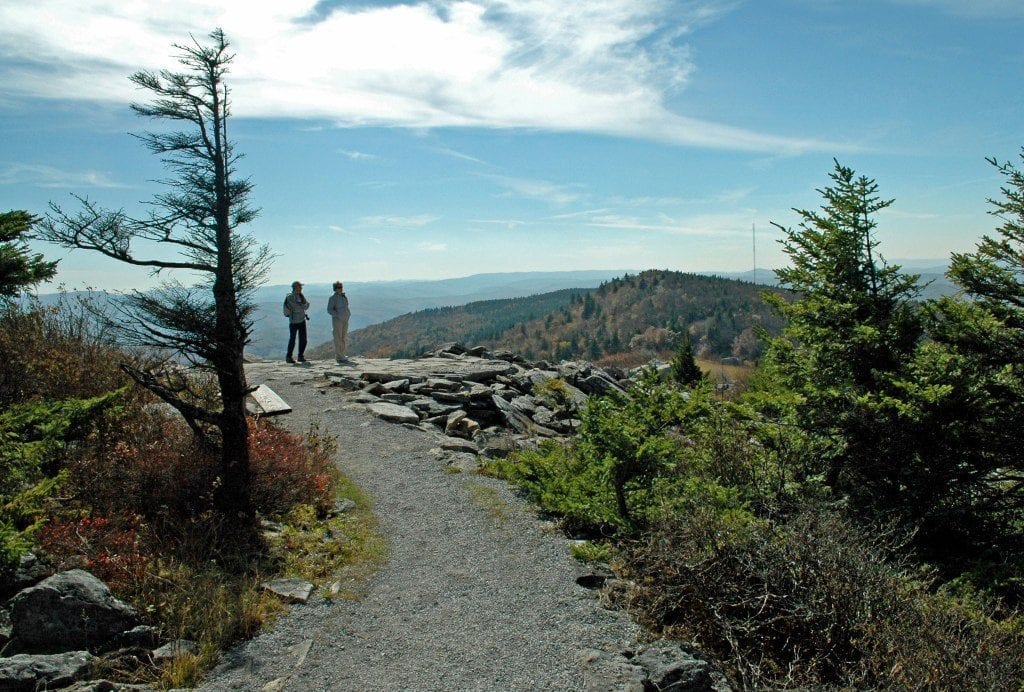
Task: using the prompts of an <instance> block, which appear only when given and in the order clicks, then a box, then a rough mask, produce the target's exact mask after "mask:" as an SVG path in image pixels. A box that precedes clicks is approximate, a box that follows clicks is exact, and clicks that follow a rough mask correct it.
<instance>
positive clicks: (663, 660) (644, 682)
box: [580, 639, 731, 692]
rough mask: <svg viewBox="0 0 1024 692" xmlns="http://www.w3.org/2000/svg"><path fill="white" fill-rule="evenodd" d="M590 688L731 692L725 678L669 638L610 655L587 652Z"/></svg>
mask: <svg viewBox="0 0 1024 692" xmlns="http://www.w3.org/2000/svg"><path fill="white" fill-rule="evenodd" d="M580 659H581V662H582V664H583V666H584V668H585V669H586V670H587V686H586V688H585V689H587V690H590V691H592V692H597V691H598V690H629V691H630V692H645V691H646V690H672V691H673V692H728V690H730V689H731V688H730V687H729V684H728V682H727V681H726V679H725V676H724V675H723V674H722V673H721V671H719V670H718V669H717V668H715V666H714V665H712V664H711V663H709V662H707V661H706V660H704V659H702V658H700V657H699V655H698V654H697V653H696V651H695V650H693V649H692V648H690V647H689V646H688V645H686V644H682V643H680V642H674V641H670V640H667V639H659V640H658V641H656V642H653V643H651V644H648V645H646V646H642V647H640V648H638V649H627V650H626V651H623V652H622V653H608V652H606V651H597V650H594V649H588V650H586V651H583V652H582V654H581V657H580Z"/></svg>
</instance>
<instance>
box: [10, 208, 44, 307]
mask: <svg viewBox="0 0 1024 692" xmlns="http://www.w3.org/2000/svg"><path fill="white" fill-rule="evenodd" d="M38 221H39V219H38V218H36V217H35V216H32V215H31V214H29V213H28V212H27V211H20V210H17V211H16V210H12V211H9V212H6V213H3V214H0V300H6V299H10V298H13V297H15V296H17V295H18V294H19V293H20V292H21V291H22V290H24V289H25V288H28V287H30V286H35V285H36V284H38V283H40V282H42V281H46V280H47V279H50V278H52V277H53V276H54V275H55V274H56V273H57V262H56V261H53V262H47V261H46V260H44V259H43V256H42V255H40V254H36V255H33V254H31V253H30V252H29V249H28V244H27V243H26V242H25V241H26V240H27V239H28V238H29V237H31V232H32V226H33V225H34V224H36V223H37V222H38Z"/></svg>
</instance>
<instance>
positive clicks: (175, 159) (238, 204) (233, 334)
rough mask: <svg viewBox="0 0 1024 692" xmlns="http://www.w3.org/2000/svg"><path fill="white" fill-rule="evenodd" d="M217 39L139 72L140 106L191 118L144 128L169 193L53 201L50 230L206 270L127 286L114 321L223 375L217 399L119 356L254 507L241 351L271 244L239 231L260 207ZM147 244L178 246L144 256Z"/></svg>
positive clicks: (240, 507) (238, 503)
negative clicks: (146, 201) (169, 63)
mask: <svg viewBox="0 0 1024 692" xmlns="http://www.w3.org/2000/svg"><path fill="white" fill-rule="evenodd" d="M210 39H211V43H210V44H206V45H204V44H201V43H199V42H197V41H195V40H193V41H192V42H191V43H189V44H185V45H175V48H177V49H178V50H179V57H178V60H179V62H180V64H181V65H182V66H183V67H184V68H185V70H184V71H183V72H171V71H169V70H163V71H161V72H160V73H152V72H136V73H135V74H133V75H132V76H131V77H130V79H131V81H132V82H133V83H134V84H135V85H137V86H139V87H141V88H142V89H144V90H146V91H147V92H149V93H150V94H151V95H152V97H153V100H152V102H151V103H150V104H142V105H140V104H133V105H132V110H134V111H135V112H136V113H137V114H138V115H141V116H144V117H149V118H155V119H157V120H159V121H161V122H162V123H166V124H171V125H175V124H178V125H182V128H181V129H180V130H173V129H171V130H167V129H160V130H159V131H157V132H151V133H147V134H144V135H142V136H140V137H139V138H140V140H141V141H142V142H143V143H144V144H145V145H146V147H147V148H148V149H149V150H150V151H151V152H153V153H154V154H157V155H158V156H160V157H161V160H162V161H163V163H164V165H165V166H166V167H167V168H168V169H169V170H170V171H171V172H172V173H173V176H172V177H171V179H169V180H166V181H163V184H164V185H165V186H166V188H167V191H166V192H164V193H162V194H159V195H156V196H155V198H154V199H153V200H152V201H151V202H150V213H149V214H148V215H147V216H146V217H145V218H132V217H130V216H128V215H127V214H126V213H125V212H124V211H120V210H119V211H109V210H105V209H102V208H100V207H99V206H97V205H96V204H94V203H93V202H91V201H90V200H88V199H84V198H79V201H80V202H81V208H80V210H79V211H78V212H76V213H67V212H65V211H64V210H63V209H61V208H60V207H59V206H57V205H55V204H51V213H50V214H49V215H48V217H47V220H46V221H45V222H44V223H43V224H42V231H41V236H42V237H44V238H46V239H47V240H50V241H52V242H55V243H58V244H60V245H62V246H64V247H68V248H79V249H85V250H90V251H94V252H98V253H100V254H101V255H105V256H107V257H110V258H112V259H114V260H117V261H119V262H124V263H126V264H130V265H135V266H140V267H148V268H150V269H151V270H152V271H153V273H154V275H160V276H163V275H164V273H165V272H171V273H172V274H173V273H174V272H176V271H180V272H185V273H187V274H188V275H190V276H195V277H198V279H196V283H195V284H194V285H191V286H186V285H184V284H182V283H180V282H178V281H164V282H163V283H162V284H160V286H159V288H157V289H156V290H153V291H149V292H146V293H142V292H138V291H136V292H131V293H127V294H121V299H120V300H118V301H116V303H115V304H116V313H117V315H116V317H118V319H116V320H114V321H113V323H112V324H111V327H112V328H114V329H116V330H117V334H118V336H119V337H120V339H121V341H122V342H123V343H126V344H135V345H141V346H149V347H156V348H158V349H160V350H162V351H164V352H166V353H169V354H170V355H172V356H179V357H181V358H184V359H185V360H187V361H188V362H189V363H190V364H191V365H192V366H194V367H195V368H198V369H202V370H206V371H209V372H211V373H212V374H213V375H214V376H215V378H216V380H217V384H218V385H219V391H220V396H219V398H220V401H219V406H215V407H211V406H208V405H205V404H204V403H203V402H202V400H201V399H199V398H197V397H196V396H195V395H194V394H195V393H194V392H192V391H190V380H189V378H187V377H181V376H180V375H178V376H176V375H175V373H176V372H177V371H176V370H175V369H173V368H160V367H158V368H153V369H146V370H140V369H137V368H134V367H131V366H129V365H127V364H125V365H124V366H122V367H123V368H124V369H125V370H126V372H128V374H129V375H131V377H132V378H134V379H135V380H136V381H137V382H139V383H140V384H142V385H143V386H145V387H147V388H148V389H150V390H151V391H153V392H154V393H156V394H157V395H158V396H159V397H160V398H162V399H163V400H164V401H166V402H168V403H169V404H171V405H172V406H174V407H175V408H176V409H177V410H178V411H179V412H180V413H181V414H182V415H183V416H184V418H185V420H186V421H187V422H188V423H189V425H190V426H191V427H192V429H193V430H194V431H195V432H196V434H197V435H198V436H199V437H200V438H201V439H202V440H204V441H205V442H207V443H208V444H210V445H212V446H215V447H216V448H218V449H219V455H220V482H219V485H218V487H217V488H216V493H215V499H216V501H217V506H218V507H219V509H220V510H221V511H223V512H224V513H225V514H227V515H231V516H244V517H251V516H252V511H253V510H252V506H251V502H250V488H249V485H250V470H249V445H248V426H247V423H246V410H245V396H246V394H247V391H248V387H247V384H246V378H245V371H244V369H243V360H242V353H243V348H244V346H245V344H246V342H247V340H248V337H249V334H250V330H251V327H252V313H253V310H254V309H255V305H254V303H253V300H252V297H253V296H252V292H253V291H254V290H255V288H256V287H257V286H258V285H259V284H260V282H262V280H263V278H264V276H265V274H266V270H267V268H268V262H269V251H268V249H267V248H266V247H265V246H259V245H257V244H256V243H255V241H254V240H253V239H252V237H250V236H246V235H242V234H241V233H240V232H239V229H240V227H241V226H242V225H244V224H245V223H247V222H249V221H251V220H252V219H253V218H254V217H255V216H256V213H257V212H256V210H255V209H254V208H253V207H251V206H250V205H249V195H250V192H251V191H252V184H251V183H250V182H249V180H247V179H246V178H244V177H240V176H239V175H238V171H237V164H238V160H239V158H240V155H239V154H238V153H236V152H235V150H234V146H233V144H232V142H231V140H230V139H229V138H228V124H229V116H230V114H231V109H230V101H229V91H228V87H227V85H226V83H225V81H224V77H225V74H226V73H227V71H228V67H229V65H230V63H231V61H232V59H233V57H234V56H233V55H232V54H230V53H229V52H228V42H227V40H226V39H225V37H224V32H223V31H221V30H220V29H217V30H215V31H213V32H212V33H211V34H210ZM140 244H141V245H142V246H143V248H146V249H149V248H152V247H164V248H170V249H172V250H174V251H175V252H176V253H177V259H173V258H169V257H168V256H166V255H157V256H143V255H142V254H140V251H142V249H141V248H140V247H139V245H140Z"/></svg>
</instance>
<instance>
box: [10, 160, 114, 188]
mask: <svg viewBox="0 0 1024 692" xmlns="http://www.w3.org/2000/svg"><path fill="white" fill-rule="evenodd" d="M15 184H27V185H34V186H35V187H45V188H83V187H102V188H111V187H129V186H128V185H125V184H122V183H118V182H115V181H113V180H111V179H110V178H109V177H108V176H107V175H106V174H105V173H100V172H98V171H62V170H60V169H58V168H54V167H52V166H42V165H36V164H27V163H15V164H9V165H7V166H5V167H4V168H2V169H0V185H15Z"/></svg>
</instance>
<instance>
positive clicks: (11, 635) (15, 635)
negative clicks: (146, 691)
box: [0, 556, 158, 691]
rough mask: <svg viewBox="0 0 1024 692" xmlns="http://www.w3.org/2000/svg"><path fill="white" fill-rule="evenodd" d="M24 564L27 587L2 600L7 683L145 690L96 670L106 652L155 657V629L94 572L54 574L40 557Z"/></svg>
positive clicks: (1, 677)
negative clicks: (94, 673) (92, 676)
mask: <svg viewBox="0 0 1024 692" xmlns="http://www.w3.org/2000/svg"><path fill="white" fill-rule="evenodd" d="M21 566H22V568H23V569H22V570H20V576H19V580H18V582H17V583H18V585H19V586H21V587H22V588H21V589H20V590H18V591H17V593H15V594H14V595H13V596H12V597H11V598H10V599H8V600H7V601H6V602H5V603H3V605H2V606H0V656H2V657H0V690H42V689H59V688H67V689H74V690H79V691H84V690H104V691H107V690H128V689H143V686H137V685H129V684H123V683H113V682H109V681H107V680H89V676H90V674H91V673H92V671H93V666H94V664H95V663H96V661H97V658H98V656H100V655H102V656H106V657H112V658H117V657H118V656H119V655H120V654H124V653H125V652H128V653H129V654H130V656H132V657H134V658H135V659H136V660H138V659H140V658H141V659H144V660H146V661H147V662H149V663H152V661H153V660H155V659H156V656H155V654H154V652H153V651H152V647H154V646H156V644H157V640H158V633H157V631H156V629H155V628H153V627H150V626H148V625H140V624H139V618H138V615H137V614H136V612H135V610H134V609H132V608H131V607H130V606H128V605H127V604H125V603H124V602H122V601H120V600H118V599H116V598H114V597H113V595H112V594H111V593H110V589H109V588H107V585H106V584H104V583H103V582H102V581H100V580H99V579H97V578H96V577H95V576H94V575H92V574H90V573H89V572H86V571H84V570H80V569H73V570H68V571H66V572H58V573H56V574H52V570H51V569H50V568H49V567H47V566H46V565H45V564H43V563H41V562H40V561H38V560H36V559H35V557H34V556H26V557H25V558H23V559H22V561H21ZM33 577H35V578H34V579H33ZM44 577H45V578H44ZM108 664H109V662H108Z"/></svg>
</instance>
